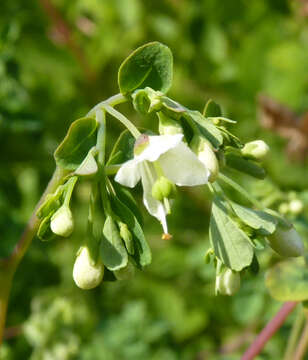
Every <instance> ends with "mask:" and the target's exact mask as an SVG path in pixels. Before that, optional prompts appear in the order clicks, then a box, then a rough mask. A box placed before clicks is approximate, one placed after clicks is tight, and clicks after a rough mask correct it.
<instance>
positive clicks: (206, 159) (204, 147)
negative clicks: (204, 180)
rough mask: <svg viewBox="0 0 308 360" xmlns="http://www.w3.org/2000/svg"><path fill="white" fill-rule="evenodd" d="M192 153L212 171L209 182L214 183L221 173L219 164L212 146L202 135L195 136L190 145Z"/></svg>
mask: <svg viewBox="0 0 308 360" xmlns="http://www.w3.org/2000/svg"><path fill="white" fill-rule="evenodd" d="M190 146H191V149H192V151H193V152H194V153H195V154H196V155H197V156H198V159H199V160H200V161H201V162H202V163H203V164H204V165H205V167H206V168H207V169H208V170H209V171H210V177H209V181H210V182H214V181H215V180H216V179H217V176H218V173H219V164H218V160H217V158H216V155H215V153H214V151H213V147H212V145H211V144H210V143H209V142H208V141H207V140H206V139H204V138H203V137H202V136H200V135H195V136H194V137H193V139H192V141H191V143H190Z"/></svg>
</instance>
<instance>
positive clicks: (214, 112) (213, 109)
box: [202, 99, 222, 117]
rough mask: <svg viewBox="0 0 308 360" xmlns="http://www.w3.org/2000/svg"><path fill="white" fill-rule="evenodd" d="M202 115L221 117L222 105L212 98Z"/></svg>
mask: <svg viewBox="0 0 308 360" xmlns="http://www.w3.org/2000/svg"><path fill="white" fill-rule="evenodd" d="M202 115H203V116H204V117H219V116H222V111H221V108H220V106H219V105H218V104H217V103H215V101H213V100H212V99H210V100H208V102H207V103H206V104H205V106H204V109H203V113H202Z"/></svg>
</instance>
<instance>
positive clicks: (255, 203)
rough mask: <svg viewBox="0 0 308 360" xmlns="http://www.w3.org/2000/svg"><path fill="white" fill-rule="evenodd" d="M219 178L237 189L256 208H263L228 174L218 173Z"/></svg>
mask: <svg viewBox="0 0 308 360" xmlns="http://www.w3.org/2000/svg"><path fill="white" fill-rule="evenodd" d="M219 179H220V180H222V181H223V182H225V183H226V184H228V185H229V186H231V187H233V189H234V190H236V191H238V192H239V193H240V194H241V195H242V196H244V197H245V198H246V199H247V200H248V201H249V202H251V203H252V204H253V205H254V206H255V207H256V208H258V209H260V210H261V209H263V208H264V206H263V205H262V204H261V203H260V202H259V201H258V200H257V199H255V198H254V197H253V196H251V195H250V194H249V193H248V192H247V191H246V190H245V189H243V188H242V187H241V186H240V185H238V184H237V183H236V182H235V181H233V180H232V179H230V178H229V177H228V176H226V175H224V174H222V173H219Z"/></svg>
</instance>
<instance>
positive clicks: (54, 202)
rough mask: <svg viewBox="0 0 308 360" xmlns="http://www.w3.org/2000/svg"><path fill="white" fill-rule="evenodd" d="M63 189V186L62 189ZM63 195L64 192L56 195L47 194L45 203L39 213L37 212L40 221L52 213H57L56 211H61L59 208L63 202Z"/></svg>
mask: <svg viewBox="0 0 308 360" xmlns="http://www.w3.org/2000/svg"><path fill="white" fill-rule="evenodd" d="M62 188H63V187H62V186H61V189H62ZM61 194H62V191H61V192H59V191H56V193H55V194H47V195H46V198H45V201H44V202H43V204H42V205H41V206H40V207H39V208H38V210H37V212H36V216H37V217H38V218H39V219H43V218H45V217H46V216H48V215H49V214H50V213H51V212H56V210H58V209H59V207H60V206H61V201H60V199H59V198H60V196H61Z"/></svg>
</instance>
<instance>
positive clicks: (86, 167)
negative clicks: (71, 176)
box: [75, 148, 98, 176]
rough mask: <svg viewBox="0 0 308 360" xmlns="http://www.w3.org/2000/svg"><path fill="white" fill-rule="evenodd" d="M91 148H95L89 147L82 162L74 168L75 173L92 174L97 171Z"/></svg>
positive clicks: (81, 174)
mask: <svg viewBox="0 0 308 360" xmlns="http://www.w3.org/2000/svg"><path fill="white" fill-rule="evenodd" d="M93 150H95V148H93V149H91V150H90V151H89V152H88V155H87V156H86V157H85V158H84V160H83V162H82V163H81V164H80V165H79V166H78V168H77V169H76V170H75V174H76V175H79V176H92V175H94V174H96V173H97V170H98V166H97V163H96V160H95V158H94V156H93V152H94V151H93Z"/></svg>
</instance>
